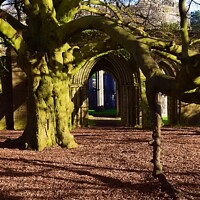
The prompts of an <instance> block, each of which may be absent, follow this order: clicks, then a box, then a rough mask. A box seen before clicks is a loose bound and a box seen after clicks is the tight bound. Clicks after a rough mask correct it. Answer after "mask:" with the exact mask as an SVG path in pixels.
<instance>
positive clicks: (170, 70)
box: [158, 59, 180, 125]
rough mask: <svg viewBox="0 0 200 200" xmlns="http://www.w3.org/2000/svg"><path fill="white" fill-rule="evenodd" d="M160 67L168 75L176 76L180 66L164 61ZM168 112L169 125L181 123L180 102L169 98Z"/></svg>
mask: <svg viewBox="0 0 200 200" xmlns="http://www.w3.org/2000/svg"><path fill="white" fill-rule="evenodd" d="M158 65H159V66H160V68H161V69H163V70H164V72H165V74H166V75H169V76H174V77H175V76H176V74H177V72H178V71H179V65H178V64H176V63H174V62H170V61H167V60H164V59H161V60H159V62H158ZM167 99H168V101H167V112H168V124H170V125H175V124H177V123H178V122H179V115H180V111H179V106H180V102H179V101H178V100H177V99H176V98H174V97H167Z"/></svg>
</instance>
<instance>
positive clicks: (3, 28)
mask: <svg viewBox="0 0 200 200" xmlns="http://www.w3.org/2000/svg"><path fill="white" fill-rule="evenodd" d="M0 32H1V34H2V35H3V37H4V39H5V40H6V41H7V42H8V43H9V44H10V45H11V46H12V47H13V48H14V49H15V50H16V52H17V54H19V55H21V56H23V55H25V52H26V50H27V45H26V43H25V41H24V40H23V38H22V36H21V34H20V33H19V32H18V31H16V30H15V29H14V28H13V27H12V26H11V25H10V24H9V23H8V22H6V21H4V20H3V19H0Z"/></svg>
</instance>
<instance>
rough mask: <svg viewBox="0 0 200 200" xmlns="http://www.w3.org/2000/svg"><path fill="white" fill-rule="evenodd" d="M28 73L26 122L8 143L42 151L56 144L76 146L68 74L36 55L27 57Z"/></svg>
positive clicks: (69, 146) (43, 57)
mask: <svg viewBox="0 0 200 200" xmlns="http://www.w3.org/2000/svg"><path fill="white" fill-rule="evenodd" d="M30 63H31V67H30V68H29V71H28V72H27V76H28V98H27V107H28V108H27V110H28V111H27V112H28V113H27V117H28V118H27V125H26V128H25V130H24V132H23V134H22V136H21V137H20V138H18V139H17V140H14V141H7V144H9V145H11V146H13V145H14V146H19V147H21V148H28V149H35V150H43V149H44V148H46V147H50V146H54V145H59V146H62V147H67V148H75V147H77V146H78V145H77V143H76V142H75V140H74V136H73V135H72V134H71V133H70V128H69V127H70V119H71V113H72V112H73V103H72V101H71V99H70V93H69V92H70V90H69V84H70V80H71V79H70V75H69V74H67V73H66V72H63V71H62V68H56V69H55V67H54V66H52V65H51V64H49V63H48V62H47V61H46V58H45V56H43V55H42V56H41V55H37V56H36V58H32V59H30Z"/></svg>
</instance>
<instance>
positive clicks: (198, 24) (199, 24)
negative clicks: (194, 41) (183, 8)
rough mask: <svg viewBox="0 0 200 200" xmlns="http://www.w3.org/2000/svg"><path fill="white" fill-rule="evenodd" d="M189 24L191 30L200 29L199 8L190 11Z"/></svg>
mask: <svg viewBox="0 0 200 200" xmlns="http://www.w3.org/2000/svg"><path fill="white" fill-rule="evenodd" d="M190 25H191V27H192V31H194V32H199V31H200V10H197V11H194V12H191V17H190Z"/></svg>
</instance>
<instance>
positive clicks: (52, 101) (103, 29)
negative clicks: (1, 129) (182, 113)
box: [0, 0, 200, 179]
mask: <svg viewBox="0 0 200 200" xmlns="http://www.w3.org/2000/svg"><path fill="white" fill-rule="evenodd" d="M2 2H4V1H3V0H2V1H1V3H2ZM114 2H115V3H116V2H117V3H116V5H115V4H109V3H108V2H107V1H99V0H89V1H85V0H84V1H83V0H40V1H39V0H24V1H23V9H24V12H25V14H26V22H25V23H21V22H19V20H17V19H16V18H15V17H13V16H11V15H10V14H8V13H7V12H5V11H4V10H0V33H1V36H2V37H3V38H4V39H5V40H6V41H7V42H8V43H9V44H10V45H11V46H12V47H13V48H14V50H15V51H16V53H17V56H18V64H19V65H20V66H21V68H22V69H23V70H24V71H25V73H26V75H27V79H28V120H27V125H26V128H25V130H24V132H23V134H22V136H21V137H19V138H18V139H16V140H12V141H10V140H9V141H6V144H8V145H11V146H13V145H15V146H18V147H22V148H28V149H36V150H43V149H44V148H46V147H49V146H53V145H60V146H62V147H68V148H75V147H77V146H78V144H77V143H76V141H75V139H74V137H73V135H72V134H71V133H70V117H71V113H72V111H73V103H72V102H71V99H70V84H71V80H72V77H73V75H75V74H76V73H77V71H78V70H79V69H80V68H81V67H82V66H83V65H84V64H85V63H86V62H87V61H88V59H92V58H94V57H96V56H100V55H102V54H106V53H108V52H111V51H114V50H116V49H119V48H123V49H126V50H127V51H128V52H129V53H130V54H131V55H132V56H133V57H134V59H135V62H136V65H137V67H138V68H140V69H141V70H142V72H143V74H144V75H145V77H146V91H147V98H148V103H149V106H150V108H151V110H152V113H153V119H152V120H153V121H154V127H153V139H152V141H151V142H150V144H151V145H152V146H153V159H152V162H153V165H154V169H153V175H154V176H155V177H158V178H160V179H162V178H163V176H162V175H163V170H162V164H161V162H160V153H161V139H160V138H161V125H162V120H161V110H160V106H159V105H158V102H157V101H156V96H157V94H158V93H160V92H161V93H163V94H166V95H168V96H173V97H176V98H177V99H180V100H181V101H184V102H191V103H200V88H199V86H200V62H199V60H200V54H199V53H198V52H195V51H194V50H190V45H192V44H194V43H195V42H198V41H189V36H188V27H187V24H188V23H187V9H186V1H185V0H179V11H180V19H181V23H180V27H181V29H180V35H181V41H182V44H181V45H177V44H175V42H174V41H171V40H166V39H165V40H164V39H162V38H156V37H152V36H150V35H149V34H148V33H147V32H145V31H144V30H143V29H141V27H138V26H137V23H133V22H134V21H131V15H130V13H129V11H127V13H128V15H126V16H129V20H127V17H126V18H123V16H124V12H125V9H126V5H124V4H120V1H114ZM119 4H120V6H119ZM103 8H106V9H103ZM108 10H109V12H108ZM80 11H84V15H83V12H82V15H80ZM91 13H93V14H92V15H91ZM86 15H87V16H86ZM77 16H79V17H78V18H77ZM90 30H96V31H98V32H99V35H98V34H97V35H98V38H99V37H101V41H100V42H99V41H97V39H98V38H95V37H94V38H93V40H90V41H88V40H84V39H83V37H81V36H83V35H84V33H86V31H90ZM152 52H153V53H157V54H159V55H161V56H163V57H165V58H166V59H171V60H173V61H174V62H177V63H179V64H180V66H181V69H180V71H179V73H178V74H177V76H176V77H170V76H167V75H165V74H163V72H162V70H161V69H160V68H159V66H158V64H157V63H156V61H155V60H154V59H153V57H152Z"/></svg>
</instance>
